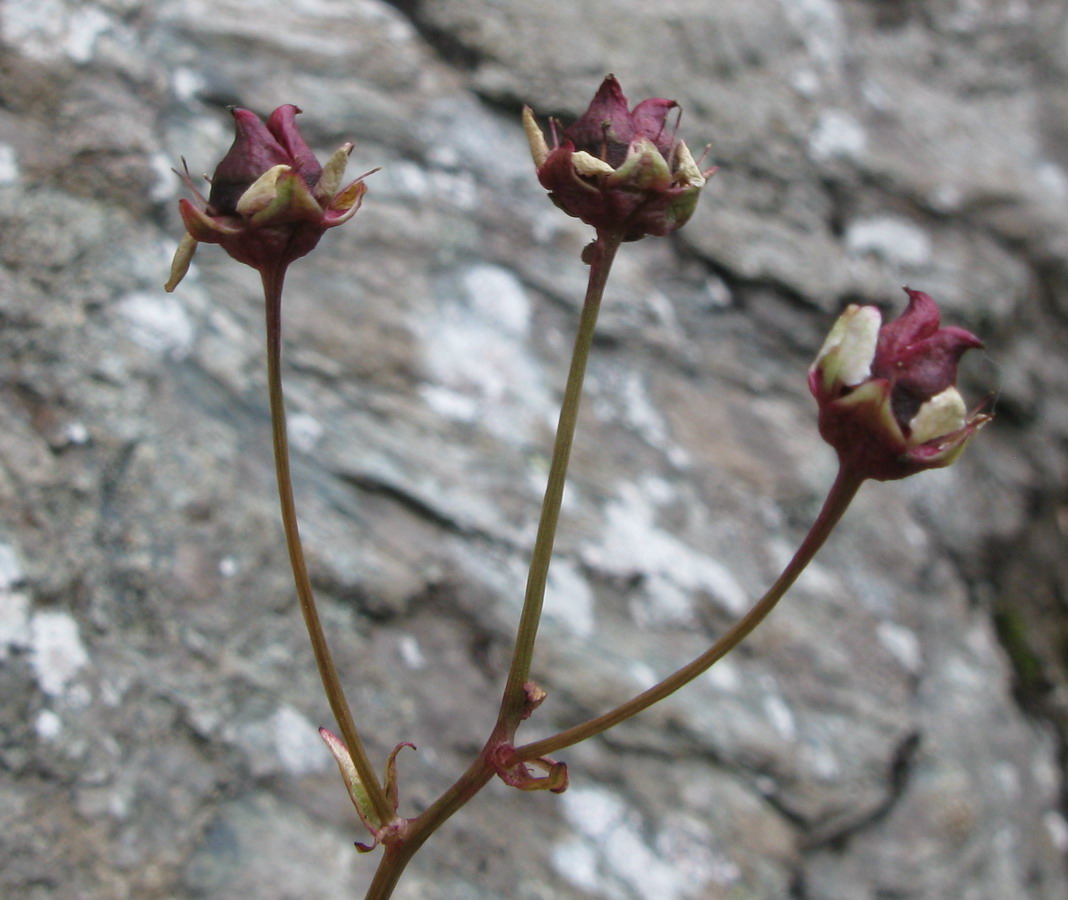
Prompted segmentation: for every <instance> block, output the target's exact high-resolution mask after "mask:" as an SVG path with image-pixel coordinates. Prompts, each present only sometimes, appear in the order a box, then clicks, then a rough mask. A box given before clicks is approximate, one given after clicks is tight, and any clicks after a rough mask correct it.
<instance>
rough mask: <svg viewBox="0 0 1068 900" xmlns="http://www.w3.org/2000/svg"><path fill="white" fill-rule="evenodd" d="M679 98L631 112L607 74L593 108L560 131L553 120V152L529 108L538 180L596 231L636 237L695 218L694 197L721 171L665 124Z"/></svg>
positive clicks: (529, 136) (646, 103) (529, 132)
mask: <svg viewBox="0 0 1068 900" xmlns="http://www.w3.org/2000/svg"><path fill="white" fill-rule="evenodd" d="M677 107H678V104H677V103H675V101H674V100H663V99H660V98H654V99H650V100H643V101H642V102H641V103H639V104H638V105H637V106H636V107H634V109H633V110H631V109H629V108H628V105H627V98H626V97H625V96H624V95H623V90H622V88H621V87H620V86H619V82H618V81H616V79H615V76H613V75H609V76H608V77H607V78H605V80H604V82H603V83H602V84H601V87H600V88H599V89H598V91H597V93H596V95H595V96H594V98H593V101H592V102H591V103H590V106H589V109H587V110H586V112H585V113H583V114H582V116H581V117H580V118H579V119H578V120H577V121H575V122H574V123H573V124H572V125H571V126H569V127H568V128H565V129H563V131H562V133H560V134H557V128H558V125H557V123H555V122H554V123H553V128H552V134H553V142H554V145H555V146H553V147H552V149H550V148H549V145H548V144H547V143H546V141H545V136H544V135H543V134H542V131H541V128H540V127H539V126H538V124H537V122H536V121H535V119H534V113H533V111H532V110H531V109H530V108H529V107H524V108H523V126H524V128H525V129H526V132H527V139H528V141H529V142H530V152H531V155H532V156H533V157H534V164H535V165H536V166H537V171H538V180H539V181H540V182H541V183H542V185H543V186H544V187H545V188H546V189H548V191H549V196H550V197H551V198H552V200H553V202H554V203H556V205H557V206H559V207H560V208H561V209H562V210H563V211H564V212H566V213H567V214H568V215H571V216H575V217H577V218H579V219H582V221H583V222H586V223H587V224H588V225H592V226H593V227H594V228H596V229H597V230H598V231H599V232H602V231H603V232H608V233H618V234H621V235H622V237H623V239H624V240H628V241H635V240H638V239H639V238H642V237H645V236H646V235H647V234H653V235H665V234H669V233H670V232H672V231H674V230H675V229H676V228H680V227H681V226H682V225H684V224H685V223H686V221H687V220H688V219H689V218H690V216H691V215H693V211H694V209H695V208H696V206H697V197H698V195H699V194H700V192H701V188H702V187H704V185H705V181H706V179H708V178H709V177H710V176H711V175H712V174H713V173H714V172H715V171H716V170H715V168H712V169H708V170H707V171H705V172H702V171H701V170H700V169H699V168H698V166H697V163H696V162H695V161H694V158H693V156H692V155H691V154H690V151H689V149H688V148H687V147H686V144H685V143H684V142H683V141H681V140H679V139H678V138H677V137H676V134H675V127H669V126H668V121H667V118H668V113H670V112H671V110H673V109H676V108H677Z"/></svg>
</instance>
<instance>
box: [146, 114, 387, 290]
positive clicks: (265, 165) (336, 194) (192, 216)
mask: <svg viewBox="0 0 1068 900" xmlns="http://www.w3.org/2000/svg"><path fill="white" fill-rule="evenodd" d="M299 112H300V110H299V109H297V107H295V106H293V105H292V104H287V105H285V106H280V107H278V109H276V110H275V111H274V112H273V113H271V115H270V117H269V118H268V119H267V122H266V123H264V122H262V121H260V119H259V117H258V116H256V115H255V114H254V113H251V112H249V111H248V110H247V109H234V110H233V117H234V124H235V127H236V132H237V133H236V136H235V138H234V143H233V145H232V146H231V147H230V150H229V151H228V152H227V154H226V156H224V157H223V159H222V161H221V162H220V163H219V165H218V167H217V168H216V169H215V174H214V175H213V176H212V177H211V190H210V191H209V193H208V196H207V198H205V197H204V196H202V195H201V193H200V192H199V191H198V190H197V189H196V187H195V186H194V185H193V183H192V180H191V179H190V178H189V173H188V171H187V172H186V173H185V175H184V176H183V178H184V180H185V182H186V185H187V186H188V187H189V188H190V190H191V191H192V192H193V194H194V195H195V197H196V200H197V202H196V203H193V202H192V201H190V200H185V199H183V200H180V201H179V203H178V208H179V211H180V212H181V214H182V221H183V222H184V223H185V227H186V234H185V235H184V236H183V237H182V240H181V242H180V243H179V245H178V251H177V252H176V253H175V255H174V261H173V263H172V264H171V274H170V278H169V279H168V281H167V284H166V285H165V288H166V290H168V291H173V290H174V289H175V287H177V285H178V283H179V282H180V281H181V280H182V278H183V277H184V276H185V273H186V271H187V270H188V268H189V263H190V262H191V260H192V258H193V254H194V252H195V251H196V246H197V243H198V242H202V243H206V244H219V245H221V246H222V248H223V249H224V250H225V251H226V252H227V253H229V254H230V255H231V256H232V257H233V258H234V259H236V260H238V261H239V262H243V263H245V264H247V265H250V266H252V267H253V268H255V269H258V270H259V271H260V272H261V273H264V272H267V271H284V270H285V267H286V266H288V265H289V264H290V263H291V262H293V260H295V259H299V258H300V257H302V256H304V255H305V254H307V253H309V252H311V250H313V249H314V248H315V245H316V244H318V243H319V238H321V237H322V236H323V232H325V231H326V229H328V228H333V227H335V226H337V225H341V224H343V223H345V222H347V221H348V220H349V219H350V218H352V216H353V215H355V213H356V210H358V209H359V208H360V203H361V202H362V201H363V195H364V192H365V191H366V190H367V188H366V186H365V185H364V184H363V179H364V178H365V177H366V175H369V174H371V173H370V172H368V173H366V174H365V175H361V176H360V177H359V178H357V179H356V180H355V181H354V182H352V183H351V184H350V185H349V186H348V187H346V188H345V189H344V190H338V188H339V186H340V183H341V177H342V174H343V173H344V169H345V163H346V161H347V160H348V156H349V154H350V153H351V152H352V144H345V145H344V146H342V147H341V148H340V149H339V150H338V151H337V152H336V153H335V154H334V155H333V156H332V157H331V158H330V160H329V161H328V162H327V164H326V166H320V165H319V161H318V160H317V159H316V158H315V155H314V154H313V153H312V152H311V149H310V148H309V147H308V145H307V143H306V142H305V141H304V138H303V136H302V135H301V133H300V130H299V129H298V128H297V125H296V121H295V116H296V114H297V113H299Z"/></svg>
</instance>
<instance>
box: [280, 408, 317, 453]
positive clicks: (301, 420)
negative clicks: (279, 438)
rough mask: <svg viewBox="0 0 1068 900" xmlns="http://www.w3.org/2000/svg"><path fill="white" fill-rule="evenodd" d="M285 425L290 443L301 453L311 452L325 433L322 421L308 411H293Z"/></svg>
mask: <svg viewBox="0 0 1068 900" xmlns="http://www.w3.org/2000/svg"><path fill="white" fill-rule="evenodd" d="M287 425H288V428H289V440H290V443H292V444H293V446H294V447H295V448H296V449H297V450H299V451H300V452H301V453H311V452H312V451H313V450H314V449H315V448H316V447H317V446H318V444H319V441H320V440H322V437H323V434H324V433H325V429H324V428H323V424H322V422H320V421H319V420H318V419H317V418H315V416H313V415H311V414H310V413H305V412H298V413H293V415H291V416H289V417H288V422H287Z"/></svg>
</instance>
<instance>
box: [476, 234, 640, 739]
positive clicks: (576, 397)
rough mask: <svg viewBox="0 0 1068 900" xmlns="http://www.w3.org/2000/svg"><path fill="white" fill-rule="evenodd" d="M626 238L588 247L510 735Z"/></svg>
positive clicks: (509, 698) (523, 626) (511, 697)
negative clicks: (588, 379) (599, 330)
mask: <svg viewBox="0 0 1068 900" xmlns="http://www.w3.org/2000/svg"><path fill="white" fill-rule="evenodd" d="M620 242H621V237H620V235H618V234H612V233H609V234H605V233H603V232H598V234H597V239H596V240H595V241H594V243H593V244H591V245H590V247H589V248H588V252H589V257H588V261H589V264H590V275H589V282H588V284H587V287H586V299H585V301H584V302H583V305H582V315H581V317H580V319H579V327H578V334H576V336H575V349H574V352H573V353H572V356H571V368H570V371H569V372H568V375H567V385H566V387H565V388H564V400H563V404H562V405H561V407H560V421H559V424H558V425H557V429H556V441H555V443H554V445H553V454H552V460H551V462H550V464H549V478H548V483H547V484H546V486H545V499H544V500H543V501H542V507H541V519H540V521H539V522H538V533H537V537H536V538H535V540H534V552H533V554H532V556H531V560H530V571H529V573H528V575H527V589H526V595H525V597H524V598H523V611H522V613H521V614H520V618H519V628H518V630H517V632H516V639H515V648H514V650H513V651H512V663H511V666H510V668H509V670H508V680H507V682H506V683H505V688H504V696H503V698H502V699H501V709H500V714H499V717H498V720H497V721H498V727H499V728H500V729H501V730H502V731H503V732H504V735H505V736H507V737H508V738H510V737H511V736H512V735H513V734H514V733H515V729H516V727H517V726H518V725H519V722H520V719H521V718H522V717H523V715H524V713H526V712H527V709H526V706H527V695H526V690H525V687H524V686H525V685H526V683H527V681H528V680H529V678H530V666H531V661H532V659H533V656H534V641H535V639H536V638H537V635H538V626H539V624H540V622H541V610H542V606H543V604H544V601H545V584H546V581H547V579H548V574H549V562H550V560H551V559H552V554H553V543H554V542H555V540H556V527H557V523H558V522H559V521H560V505H561V502H562V501H563V496H564V483H565V481H566V479H567V465H568V461H569V459H570V457H571V444H572V442H573V440H574V437H575V424H576V422H577V420H578V411H579V403H580V401H581V399H582V382H583V380H584V378H585V376H586V362H587V360H588V359H589V356H590V347H591V346H592V344H593V333H594V328H595V326H596V324H597V314H598V312H599V311H600V308H601V298H602V297H603V296H604V288H605V284H606V283H607V281H608V274H609V272H610V271H611V269H612V261H613V260H614V259H615V255H616V251H617V250H618V249H619V245H620Z"/></svg>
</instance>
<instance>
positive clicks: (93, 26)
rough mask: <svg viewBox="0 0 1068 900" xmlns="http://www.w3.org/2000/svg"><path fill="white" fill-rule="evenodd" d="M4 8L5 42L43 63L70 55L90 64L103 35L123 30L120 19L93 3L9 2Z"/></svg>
mask: <svg viewBox="0 0 1068 900" xmlns="http://www.w3.org/2000/svg"><path fill="white" fill-rule="evenodd" d="M2 11H3V15H0V35H2V36H3V42H4V43H5V44H7V45H8V46H13V47H18V49H19V52H20V53H23V54H25V55H26V56H28V57H31V58H32V59H35V60H37V61H39V62H46V63H47V62H52V61H55V60H59V59H62V58H64V57H66V58H67V59H70V60H72V61H73V62H76V63H87V62H89V61H90V60H91V59H92V58H93V53H94V50H95V48H96V44H97V41H98V40H99V38H100V37H101V36H102V35H104V34H108V33H113V32H116V31H117V30H122V28H121V26H120V23H119V22H118V21H117V20H115V19H113V18H112V17H111V16H109V15H107V13H105V12H104V11H103V10H102V9H100V8H99V7H98V6H96V5H94V4H89V3H79V2H73V3H72V2H63V0H35V2H32V3H31V2H14V3H5V4H4V5H3V10H2Z"/></svg>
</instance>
